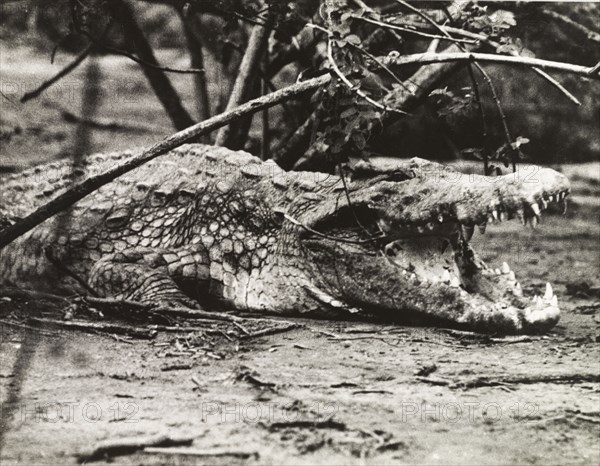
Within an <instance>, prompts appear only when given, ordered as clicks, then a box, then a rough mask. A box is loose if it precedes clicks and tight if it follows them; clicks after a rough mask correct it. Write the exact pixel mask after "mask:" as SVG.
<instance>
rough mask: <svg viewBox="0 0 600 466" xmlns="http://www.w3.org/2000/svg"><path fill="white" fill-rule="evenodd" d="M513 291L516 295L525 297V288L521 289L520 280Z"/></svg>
mask: <svg viewBox="0 0 600 466" xmlns="http://www.w3.org/2000/svg"><path fill="white" fill-rule="evenodd" d="M513 291H514V293H515V296H517V297H519V298H522V297H523V290H522V289H521V284H520V283H519V282H517V284H516V285H515V287H514V288H513Z"/></svg>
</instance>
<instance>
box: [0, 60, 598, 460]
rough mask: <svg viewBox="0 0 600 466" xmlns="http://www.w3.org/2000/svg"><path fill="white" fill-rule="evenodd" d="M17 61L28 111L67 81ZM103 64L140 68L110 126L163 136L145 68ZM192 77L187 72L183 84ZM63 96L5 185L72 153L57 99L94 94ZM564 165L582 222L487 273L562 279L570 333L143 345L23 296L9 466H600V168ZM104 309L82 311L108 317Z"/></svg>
mask: <svg viewBox="0 0 600 466" xmlns="http://www.w3.org/2000/svg"><path fill="white" fill-rule="evenodd" d="M169 58H171V59H172V61H171V62H170V63H171V64H174V65H180V66H185V62H183V58H180V57H179V58H178V57H177V56H169ZM1 59H2V63H0V65H1V67H2V91H3V92H4V93H5V94H8V95H9V97H11V98H13V100H15V101H17V100H18V97H19V96H20V94H18V93H13V94H11V89H12V88H10V87H7V85H6V83H20V84H19V86H20V87H17V89H22V88H23V87H24V86H25V87H27V86H29V88H31V87H33V86H34V85H33V84H31V83H34V82H38V83H39V81H41V80H42V79H44V77H46V76H49V75H50V74H51V73H52V72H53V71H52V69H53V68H49V67H48V66H47V65H46V57H39V56H31V55H28V54H27V52H26V51H9V52H7V51H6V50H4V51H3V53H2V55H1ZM178 60H179V62H180V63H178ZM63 63H64V62H63ZM60 65H61V61H60V57H59V61H58V62H57V65H55V67H59V66H60ZM54 69H56V68H54ZM102 69H103V70H104V71H105V72H106V73H108V72H112V73H126V74H127V76H128V79H129V81H128V83H129V84H131V83H132V82H133V83H137V84H136V86H137V87H136V86H133V87H131V89H137V90H136V93H137V94H136V96H137V97H136V99H130V100H132V103H130V104H127V105H125V104H124V103H123V102H125V101H124V100H115V99H117V97H119V96H121V97H122V94H119V92H121V91H122V89H121V88H115V89H116V90H115V91H114V92H115V93H114V94H113V97H112V99H113V100H112V101H111V98H109V97H106V96H105V98H104V101H103V104H102V105H101V106H100V116H102V117H106V118H110V119H116V120H119V119H120V120H123V119H127V120H128V121H140V120H143V121H144V123H147V124H149V125H157V126H160V125H161V124H162V125H163V126H164V123H161V121H163V119H162V116H161V113H160V108H159V106H158V104H156V103H155V102H154V101H153V100H152V99H151V98H150V97H148V95H147V94H145V93H147V92H148V89H147V87H146V86H145V85H144V82H143V79H142V78H141V77H140V76H137V75H136V74H135V73H134V71H132V70H135V68H134V67H133V66H132V65H130V64H128V63H126V62H124V61H122V60H121V59H111V60H108V61H103V62H102ZM83 72H84V69H82V70H79V71H77V72H76V73H75V74H73V75H71V76H70V79H71V82H74V83H81V80H82V75H83ZM113 76H114V74H113ZM117 77H118V76H117ZM185 79H188V78H187V77H181V76H175V80H176V84H177V85H178V86H180V87H181V89H183V88H184V85H185V81H184V80H185ZM111 82H112V83H113V85H115V86H117V84H118V83H119V82H120V81H119V80H118V79H116V80H113V81H111ZM11 85H12V84H11ZM119 89H121V90H119ZM123 89H125V88H123ZM127 89H129V88H127ZM183 94H184V95H185V92H183ZM61 95H62V94H60V93H59V94H56V95H54V97H53V96H52V95H46V96H44V97H43V98H41V99H38V100H36V101H32V102H31V104H28V106H27V107H25V108H23V107H21V106H20V105H19V104H15V105H14V106H11V107H10V108H11V109H12V110H11V113H13V114H14V118H15V119H16V120H18V121H19V124H20V126H21V128H22V132H21V134H20V135H17V136H15V137H14V138H13V139H12V140H11V141H10V142H9V143H5V144H3V146H2V148H1V149H2V152H1V153H2V166H3V167H4V169H5V170H12V169H13V168H14V167H16V166H23V165H27V164H30V163H34V162H36V161H40V160H47V159H50V158H53V157H58V156H60V155H64V154H65V153H68V151H69V147H70V146H69V144H71V141H72V138H73V137H74V134H75V127H74V126H73V125H71V124H69V123H67V122H64V121H62V120H61V118H60V113H57V110H56V108H57V107H56V105H55V104H56V103H57V101H58V103H60V104H61V106H63V107H64V106H68V108H71V109H72V110H73V109H75V110H76V109H77V108H78V106H77V105H78V100H77V99H78V94H77V93H74V94H73V97H72V98H73V99H74V100H73V101H65V100H64V99H63V98H61ZM144 95H145V96H146V98H142V97H143V96H144ZM57 96H58V97H57ZM140 96H141V97H140ZM61 99H63V100H61ZM117 101H118V102H120V103H121V105H116V104H115V105H112V104H113V103H114V102H117ZM111 102H112V103H111ZM2 105H3V110H4V109H6V108H8V107H7V105H12V104H7V103H6V102H4V101H3V104H2ZM169 131H170V130H169V128H168V127H166V128H164V133H161V132H160V131H157V132H154V133H152V134H149V133H148V132H143V131H142V132H135V131H131V130H128V131H124V130H116V131H107V130H96V131H94V132H93V138H92V141H91V143H90V147H91V148H92V150H107V149H111V148H123V147H130V146H132V145H142V144H148V143H150V142H154V141H155V140H157V139H158V138H159V137H161V136H162V135H164V134H168V132H169ZM40 147H43V150H40ZM561 169H562V170H563V171H564V172H565V173H567V174H568V175H569V176H570V177H571V179H572V181H573V188H574V195H573V196H572V201H571V204H570V210H569V212H568V213H567V215H566V216H560V215H549V216H545V217H544V219H543V222H542V225H541V227H540V228H538V229H537V230H531V229H524V228H523V227H521V226H520V225H517V224H516V223H505V224H502V225H498V226H491V227H490V228H488V232H487V233H486V235H485V236H480V235H479V234H478V233H476V235H475V236H476V237H475V238H474V243H475V244H476V247H477V250H478V251H480V252H481V253H482V255H483V257H484V259H485V260H487V261H489V262H491V263H492V264H494V265H499V264H500V263H501V262H502V261H503V260H505V261H507V262H508V263H509V264H510V265H511V267H512V268H513V270H515V272H516V274H517V277H518V279H519V280H520V281H521V284H522V285H523V288H524V291H525V293H534V292H538V293H539V292H540V291H542V290H543V288H544V286H545V283H546V282H547V281H549V282H551V283H552V284H553V286H554V289H555V293H556V294H557V295H558V296H559V302H560V306H561V309H562V319H561V321H560V323H559V324H558V325H557V327H556V328H555V329H553V330H552V331H551V332H550V333H549V334H547V335H545V336H541V337H540V336H532V337H519V338H517V337H494V336H481V335H476V334H472V333H468V332H459V331H455V330H445V329H432V328H425V327H410V326H401V325H389V324H387V323H373V322H332V321H315V320H310V321H309V320H298V319H295V320H293V321H291V320H288V321H278V320H275V319H269V320H266V321H265V320H257V319H256V316H243V317H244V319H245V320H243V321H237V322H236V323H235V324H234V323H231V322H226V321H225V322H215V321H209V320H206V321H194V322H191V323H190V322H188V324H189V325H194V326H195V327H198V328H197V329H196V330H195V331H185V330H177V329H174V328H173V326H174V325H175V322H172V321H171V322H159V323H157V325H161V326H162V327H149V326H147V325H142V324H138V325H139V326H140V328H141V329H142V330H144V332H145V334H143V335H142V334H138V335H136V337H130V336H127V335H122V334H117V333H115V332H108V333H107V332H100V333H90V332H82V331H71V330H66V329H64V328H50V327H48V326H47V325H46V326H44V327H42V328H41V329H40V328H37V327H34V324H35V323H36V322H35V321H32V320H31V319H30V318H31V317H42V318H44V317H45V318H62V317H63V316H64V315H65V311H64V308H65V305H64V304H61V303H58V302H56V301H55V300H52V299H49V298H47V297H39V296H38V297H35V298H31V297H29V298H28V297H26V296H23V295H15V294H13V295H11V298H10V299H6V298H4V299H3V300H2V301H0V319H1V320H2V322H1V323H0V330H1V332H0V338H1V340H0V349H1V351H0V396H1V398H0V399H1V400H2V405H0V406H1V408H2V413H1V417H2V421H3V424H2V426H3V432H2V434H3V439H2V440H3V444H2V451H1V457H0V458H1V461H2V464H3V465H8V464H65V463H67V464H69V463H75V462H76V461H77V458H78V456H77V455H79V454H82V453H85V452H89V451H90V449H92V448H93V447H94V446H95V445H96V444H97V443H98V442H100V441H110V442H112V441H117V440H122V439H123V438H127V437H141V436H155V435H158V434H164V435H166V436H170V437H172V439H173V440H177V439H180V440H182V439H184V440H185V439H187V442H184V445H182V446H179V447H170V448H168V447H165V448H168V450H166V451H165V450H151V449H149V450H147V451H137V452H133V453H132V452H127V453H126V454H123V455H121V456H118V457H116V458H114V459H113V464H114V463H117V464H164V463H167V464H186V463H198V462H202V463H210V464H221V463H222V464H232V463H233V464H236V463H247V464H390V463H396V464H397V463H419V464H459V463H460V464H465V463H471V464H500V463H502V464H509V463H510V464H517V463H518V464H525V463H532V464H558V463H560V464H598V463H599V462H600V443H599V442H600V436H599V434H600V363H599V362H598V361H600V357H599V356H600V354H599V353H600V351H599V347H598V342H599V341H600V257H599V246H598V240H599V238H600V224H599V220H600V203H599V201H598V199H599V197H598V196H599V194H600V165H599V164H586V165H576V166H565V167H561ZM3 293H4V295H7V293H8V292H7V290H3ZM80 308H85V306H80ZM77 312H79V313H83V314H85V309H84V310H83V311H82V310H81V309H79V310H78V311H77ZM90 312H91V311H88V312H87V314H85V315H83V316H84V317H86V318H88V319H89V318H90V315H92V318H94V319H96V321H97V322H105V321H106V319H105V320H101V319H100V320H98V319H99V317H98V314H93V313H92V314H90ZM67 313H69V314H72V310H68V311H67ZM106 314H107V313H106V312H105V315H106ZM76 317H77V315H76ZM28 319H29V320H28ZM290 322H291V323H293V324H296V326H295V327H291V326H290ZM130 325H131V324H130ZM157 329H158V330H157ZM264 330H270V331H271V332H272V333H271V334H270V335H264V336H261V333H260V332H262V331H264ZM149 332H150V333H152V335H151V336H153V338H146V337H147V336H148V335H147V333H149ZM154 334H156V335H154ZM190 442H191V444H190ZM175 448H179V449H180V450H179V453H177V450H175ZM182 448H183V449H185V450H186V451H187V452H188V453H189V451H190V450H193V451H194V452H195V454H196V456H189V455H184V454H182V452H181V449H182ZM124 453H125V452H124Z"/></svg>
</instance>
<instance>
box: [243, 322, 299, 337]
mask: <svg viewBox="0 0 600 466" xmlns="http://www.w3.org/2000/svg"><path fill="white" fill-rule="evenodd" d="M300 327H301V326H300V325H299V324H289V325H286V326H284V327H275V328H267V329H264V330H259V331H258V332H254V333H249V334H247V335H242V336H241V337H240V338H241V339H242V340H249V339H250V338H258V337H266V336H270V335H276V334H278V333H285V332H289V331H290V330H294V329H297V328H300Z"/></svg>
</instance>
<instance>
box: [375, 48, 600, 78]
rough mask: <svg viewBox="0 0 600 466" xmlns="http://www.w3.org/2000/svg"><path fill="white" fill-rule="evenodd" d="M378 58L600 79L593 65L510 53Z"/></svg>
mask: <svg viewBox="0 0 600 466" xmlns="http://www.w3.org/2000/svg"><path fill="white" fill-rule="evenodd" d="M378 60H379V61H381V62H382V63H384V64H385V65H388V66H405V65H413V64H418V65H430V64H433V63H449V62H474V61H480V62H483V63H499V64H503V65H509V66H521V67H523V66H524V67H529V68H531V67H538V68H541V69H544V70H553V71H562V72H565V73H571V74H576V75H579V76H583V77H584V78H591V79H596V80H600V74H599V73H598V72H597V71H596V73H593V72H592V70H593V67H587V66H582V65H573V64H571V63H564V62H558V61H551V60H542V59H540V58H529V57H513V56H510V55H494V54H491V53H471V52H456V53H416V54H412V55H404V56H399V57H389V56H387V57H378Z"/></svg>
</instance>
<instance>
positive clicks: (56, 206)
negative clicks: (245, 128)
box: [0, 74, 331, 249]
mask: <svg viewBox="0 0 600 466" xmlns="http://www.w3.org/2000/svg"><path fill="white" fill-rule="evenodd" d="M330 80H331V75H329V74H325V75H322V76H319V77H317V78H313V79H309V80H307V81H303V82H301V83H297V84H294V85H292V86H288V87H285V88H283V89H280V90H278V91H276V92H273V93H271V94H268V95H265V96H262V97H259V98H257V99H253V100H251V101H249V102H246V103H245V104H243V105H240V106H239V107H237V108H235V109H233V110H230V111H229V112H225V113H222V114H220V115H216V116H214V117H212V118H210V119H208V120H205V121H202V122H200V123H197V124H195V125H193V126H190V127H189V128H186V129H184V130H182V131H179V132H177V133H175V134H172V135H171V136H169V137H167V138H165V139H163V140H162V141H161V142H159V143H157V144H155V145H154V146H152V147H150V148H149V149H148V150H146V151H144V152H143V153H141V154H139V155H137V156H135V157H132V158H131V159H129V160H127V161H126V162H124V163H122V164H121V165H117V166H115V167H113V168H111V169H109V170H106V171H105V172H103V173H100V174H98V175H95V176H92V177H89V178H87V179H85V180H84V181H82V182H80V183H77V184H76V185H74V186H73V187H72V188H70V189H68V190H67V191H65V192H64V193H62V194H60V195H59V196H57V197H56V198H54V199H53V200H51V201H50V202H48V203H46V204H44V205H42V206H40V207H39V208H38V209H36V210H35V211H34V212H32V213H31V214H29V215H27V216H26V217H24V218H22V219H20V220H19V221H17V222H15V223H14V224H13V225H11V226H8V227H6V228H4V229H3V230H1V231H0V249H1V248H3V247H4V246H6V245H7V244H9V243H11V242H12V241H14V240H15V239H16V238H18V237H19V236H21V235H22V234H24V233H26V232H28V231H29V230H31V229H32V228H34V227H36V226H37V225H39V224H40V223H42V222H43V221H44V220H46V219H48V218H50V217H51V216H53V215H55V214H57V213H58V212H60V211H62V210H65V209H67V208H68V207H70V206H71V205H73V204H74V203H75V202H77V201H79V200H80V199H82V198H84V197H85V196H87V195H88V194H90V193H92V192H93V191H95V190H96V189H98V188H99V187H100V186H103V185H105V184H107V183H110V182H111V181H112V180H114V179H115V178H117V177H119V176H121V175H123V174H124V173H127V172H129V171H131V170H133V169H134V168H137V167H139V166H140V165H142V164H144V163H146V162H148V161H150V160H152V159H154V158H156V157H158V156H159V155H162V154H164V153H166V152H168V151H170V150H172V149H174V148H175V147H177V146H179V145H181V144H183V143H185V142H187V141H189V140H191V139H193V138H196V137H198V136H201V135H203V134H206V133H209V132H211V131H214V130H215V129H217V128H221V127H222V126H224V125H226V124H228V123H229V122H231V121H233V120H236V119H238V118H241V117H243V116H245V115H252V114H254V113H256V112H258V111H260V110H262V109H263V108H269V107H273V106H274V105H277V104H279V103H280V102H283V101H284V100H288V99H290V98H292V97H295V96H297V95H299V94H302V93H304V92H308V91H311V90H314V89H317V88H318V87H320V86H323V85H325V84H327V83H328V82H329V81H330Z"/></svg>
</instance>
